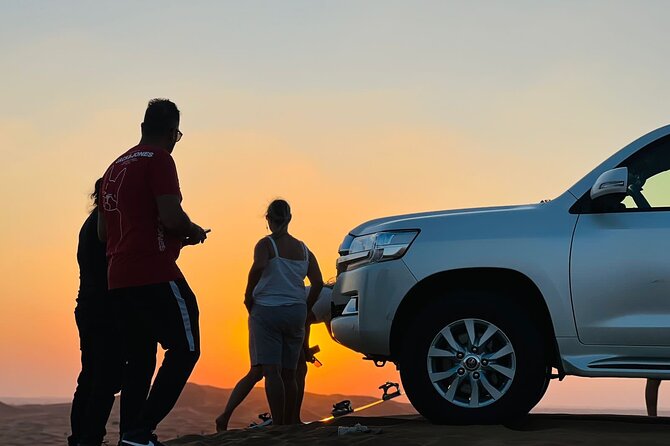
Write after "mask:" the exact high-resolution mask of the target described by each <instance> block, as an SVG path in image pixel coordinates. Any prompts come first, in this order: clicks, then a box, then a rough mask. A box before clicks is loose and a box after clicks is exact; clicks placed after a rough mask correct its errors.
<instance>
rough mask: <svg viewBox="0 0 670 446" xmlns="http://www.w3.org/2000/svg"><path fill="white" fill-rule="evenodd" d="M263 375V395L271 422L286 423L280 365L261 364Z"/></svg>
mask: <svg viewBox="0 0 670 446" xmlns="http://www.w3.org/2000/svg"><path fill="white" fill-rule="evenodd" d="M263 377H264V378H265V395H266V396H267V398H268V404H269V406H270V412H271V413H272V424H273V425H282V424H286V422H285V420H284V401H285V393H284V381H283V380H282V377H281V366H279V365H276V364H270V365H268V364H263Z"/></svg>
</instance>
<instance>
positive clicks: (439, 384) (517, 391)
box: [399, 291, 548, 424]
mask: <svg viewBox="0 0 670 446" xmlns="http://www.w3.org/2000/svg"><path fill="white" fill-rule="evenodd" d="M491 333H493V334H491ZM450 334H451V336H450ZM449 338H451V339H449ZM480 341H484V342H480ZM479 344H481V345H479ZM543 346H544V343H543V341H542V337H541V331H540V329H539V327H538V324H537V322H536V321H535V320H534V319H533V317H532V315H531V314H530V313H529V311H528V310H527V309H525V308H524V307H523V306H522V305H521V304H519V303H517V302H515V301H514V299H513V296H501V295H500V294H499V293H495V292H486V291H461V292H459V293H458V295H457V296H445V297H444V298H442V299H439V300H433V301H432V302H431V303H429V304H428V305H426V306H424V307H423V308H422V309H421V310H420V311H419V312H418V313H417V314H416V315H414V318H413V320H412V322H411V323H410V324H409V325H408V326H407V329H406V331H405V335H404V336H403V343H402V346H401V351H400V358H399V369H400V376H401V379H402V383H403V387H404V388H405V392H406V393H407V396H408V398H409V400H410V401H411V403H412V405H413V406H414V407H415V408H416V409H417V411H418V412H419V413H420V414H421V415H423V416H424V417H425V418H427V419H428V420H429V421H431V422H433V423H437V424H490V423H505V422H508V421H511V420H514V419H517V418H519V417H522V416H524V415H526V414H527V413H528V412H529V411H530V410H531V409H532V408H533V406H534V405H535V404H536V403H537V402H538V401H539V399H541V397H542V395H543V394H544V391H545V390H546V386H547V379H548V376H547V364H548V360H547V355H546V352H545V349H544V348H543ZM473 350H474V351H473Z"/></svg>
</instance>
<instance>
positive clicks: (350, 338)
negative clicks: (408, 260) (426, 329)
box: [331, 259, 416, 357]
mask: <svg viewBox="0 0 670 446" xmlns="http://www.w3.org/2000/svg"><path fill="white" fill-rule="evenodd" d="M415 284H416V279H415V278H414V276H413V275H412V273H411V272H410V270H409V269H408V268H407V265H405V262H403V261H402V259H400V260H393V261H389V262H381V263H373V264H370V265H366V266H362V267H359V268H356V269H353V270H351V271H346V272H343V273H341V274H340V275H339V276H338V278H337V282H336V283H335V287H334V288H333V302H334V304H335V306H336V307H340V308H341V307H342V305H346V308H345V309H344V312H342V314H339V315H338V314H336V315H334V316H335V317H334V318H333V320H332V322H331V330H332V335H333V337H334V338H335V340H336V341H337V342H339V343H340V344H342V345H344V346H346V347H348V348H350V349H352V350H355V351H357V352H360V353H363V354H364V355H366V356H369V357H387V356H389V355H390V353H391V348H390V342H389V341H390V337H391V325H392V324H393V318H394V316H395V313H396V310H397V309H398V306H399V305H400V302H401V301H402V299H403V298H404V297H405V296H406V295H407V293H408V292H409V290H410V289H411V288H412V287H413V286H414V285H415Z"/></svg>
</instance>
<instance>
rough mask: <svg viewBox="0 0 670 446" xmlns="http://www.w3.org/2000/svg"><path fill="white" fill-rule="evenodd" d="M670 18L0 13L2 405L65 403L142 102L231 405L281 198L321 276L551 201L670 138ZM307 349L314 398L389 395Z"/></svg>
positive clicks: (61, 7)
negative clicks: (200, 235) (403, 228)
mask: <svg viewBox="0 0 670 446" xmlns="http://www.w3.org/2000/svg"><path fill="white" fill-rule="evenodd" d="M669 13H670V4H668V3H667V2H664V1H638V2H625V1H614V0H609V1H561V2H536V1H520V0H519V1H505V2H502V1H496V2H494V1H474V2H457V1H412V2H408V1H405V2H399V1H390V0H385V1H365V2H361V1H293V0H287V1H282V2H273V1H244V2H241V1H240V2H225V1H193V2H188V3H186V2H177V1H142V2H130V1H114V2H111V1H109V2H86V1H61V2H44V1H18V0H16V1H14V0H7V1H4V2H2V5H0V54H2V57H0V82H1V84H2V88H1V89H0V136H1V137H2V143H0V155H1V156H2V160H3V162H2V164H1V167H0V169H1V171H0V173H1V174H0V202H2V204H3V207H4V210H3V213H2V216H3V218H2V219H1V220H0V245H1V246H2V251H0V271H2V277H3V293H1V294H0V305H2V308H3V310H2V311H1V312H0V357H2V358H3V360H2V367H0V396H15V397H16V396H24V397H35V396H66V395H69V394H71V393H72V391H73V389H74V385H75V379H76V375H77V372H78V366H79V364H78V354H79V351H78V340H77V331H76V326H75V324H74V317H73V309H74V304H75V302H74V299H75V297H76V293H77V287H78V270H77V264H76V258H75V253H76V244H77V234H78V231H79V228H80V226H81V223H82V222H83V220H84V219H85V218H86V215H87V212H88V211H89V210H90V203H89V201H88V194H89V193H90V192H91V189H92V187H93V183H94V181H95V180H96V179H97V178H98V177H99V176H101V175H102V173H103V172H104V170H105V168H106V167H107V166H108V165H109V164H110V163H111V162H112V161H113V160H114V159H115V157H117V156H118V155H119V154H121V153H122V152H124V151H125V150H127V149H128V148H130V147H132V146H133V145H135V144H136V143H137V141H138V140H139V125H140V122H141V120H142V116H143V113H144V109H145V107H146V103H147V101H148V100H149V99H151V98H153V97H167V98H170V99H172V100H174V101H175V102H176V103H177V105H178V106H179V108H180V109H181V111H182V118H181V130H182V131H183V133H184V137H183V139H182V140H181V141H180V142H179V143H178V145H177V147H176V149H175V152H174V154H173V155H174V158H175V161H176V163H177V168H178V171H179V177H180V183H181V186H182V192H183V195H184V203H183V205H184V208H185V209H186V211H187V212H188V213H189V215H190V216H191V217H192V218H193V220H194V221H196V222H198V223H199V224H201V225H202V226H204V227H208V228H212V233H211V234H210V237H209V239H208V240H207V243H206V244H204V245H202V246H197V247H189V248H187V249H185V250H184V251H183V253H182V256H181V258H180V261H179V264H180V267H181V268H182V270H183V272H184V273H185V275H186V277H187V278H188V280H189V283H190V284H191V286H192V288H193V289H194V291H195V292H196V294H197V296H198V299H199V305H200V311H201V331H202V342H203V346H202V350H203V352H202V357H201V360H200V362H199V364H198V366H197V367H196V370H195V372H194V374H193V376H192V380H193V381H194V382H198V383H203V384H212V385H216V386H221V387H232V386H233V385H234V384H235V382H236V380H237V379H238V378H239V377H241V376H242V375H243V374H244V373H245V371H246V369H247V368H248V365H249V363H248V353H247V331H246V313H245V310H244V307H243V305H242V299H243V292H244V287H245V280H246V274H247V271H248V268H249V266H250V264H251V260H252V252H253V246H254V244H255V242H256V241H257V240H258V239H259V238H261V237H263V236H265V235H266V234H267V232H266V228H265V222H264V219H263V214H264V210H265V208H266V206H267V204H268V203H269V202H270V201H271V200H272V199H274V198H276V197H283V198H285V199H287V200H288V201H289V202H290V203H291V205H292V207H293V215H294V219H293V223H292V226H291V232H292V233H294V234H295V235H296V236H297V237H298V238H300V239H302V240H304V241H305V242H306V243H307V244H308V246H309V247H310V248H311V250H312V251H313V252H314V254H315V255H316V256H317V258H318V259H319V262H320V263H321V266H322V269H323V271H324V276H325V277H326V278H328V277H332V276H334V274H335V270H334V264H335V260H336V258H337V247H338V245H339V243H340V241H341V240H342V238H343V237H344V236H345V235H346V234H347V232H348V231H349V230H350V229H351V228H353V227H355V226H357V225H358V224H360V223H362V222H364V221H366V220H369V219H372V218H375V217H380V216H385V215H392V214H401V213H407V212H414V211H424V210H438V209H451V208H460V207H474V206H486V205H503V204H516V203H532V202H538V201H540V200H542V199H547V198H553V197H556V196H558V195H560V194H561V193H562V192H563V191H565V190H566V189H567V188H568V187H569V186H571V185H572V184H573V183H575V182H576V181H578V180H579V179H580V178H581V177H582V176H583V175H584V174H586V173H588V172H589V171H590V170H591V169H592V168H593V167H595V166H596V165H597V164H599V163H600V162H601V161H602V160H604V159H605V158H606V157H608V156H609V155H610V154H612V153H614V152H615V151H616V150H618V149H619V148H621V147H623V146H624V145H626V144H627V143H629V142H630V141H632V140H633V139H635V138H637V137H638V136H640V135H642V134H644V133H646V132H648V131H650V130H653V129H655V128H657V127H660V126H662V125H665V124H667V123H668V119H667V114H668V113H667V108H668V104H669V103H670V89H668V88H667V83H668V78H669V77H670V76H669V75H670V60H669V59H668V58H667V57H664V55H665V54H666V52H667V51H666V50H667V45H668V42H670V31H668V27H667V23H666V22H667V20H666V19H667V17H668V14H669ZM314 338H315V339H314V341H313V342H314V343H318V344H319V345H320V346H321V349H322V353H321V355H320V356H319V359H320V360H321V361H322V362H323V363H324V367H322V368H321V369H319V370H318V371H317V370H314V371H312V372H311V373H310V375H309V377H308V389H309V390H311V391H315V392H318V393H345V394H346V393H358V394H375V393H376V392H377V386H378V385H379V384H380V383H382V382H384V381H386V380H387V379H397V378H398V375H397V372H396V371H395V370H394V369H393V368H392V366H387V367H386V368H383V369H376V368H374V366H373V365H372V364H370V363H368V362H364V361H361V359H360V355H359V354H356V353H354V352H351V351H349V350H347V349H345V348H344V347H342V346H339V345H336V344H334V343H333V342H332V341H330V340H329V338H328V335H327V333H326V332H325V330H323V329H322V328H319V329H318V330H316V332H315V334H314ZM642 386H643V382H642V381H640V380H595V381H594V380H587V379H578V378H572V379H568V380H567V381H566V382H564V383H561V384H552V387H551V388H550V391H549V394H548V396H547V398H546V399H545V403H546V404H550V403H555V404H556V405H563V406H564V407H565V404H563V403H566V404H568V403H569V404H568V406H570V404H572V405H582V406H584V407H588V406H589V405H592V404H596V403H595V402H597V404H600V405H602V404H612V405H617V404H619V403H620V405H626V404H628V405H631V406H634V407H638V406H640V407H641V405H642V403H643V400H642V393H641V392H642V390H641V389H642ZM555 389H559V390H555ZM663 389H664V388H663V387H662V393H661V406H664V405H665V406H666V407H670V402H664V401H668V400H669V399H670V398H664V397H663V394H664V393H663V392H664V390H663ZM614 390H616V391H614ZM566 395H569V397H566ZM668 396H670V393H668Z"/></svg>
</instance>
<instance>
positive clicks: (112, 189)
mask: <svg viewBox="0 0 670 446" xmlns="http://www.w3.org/2000/svg"><path fill="white" fill-rule="evenodd" d="M125 177H126V168H123V169H122V170H121V171H120V172H119V173H117V174H116V175H115V174H114V166H113V165H112V166H111V167H110V168H109V175H108V176H107V181H106V182H105V184H104V185H103V186H104V190H103V191H102V208H103V209H104V210H105V211H107V212H117V213H118V216H119V232H120V234H121V237H119V243H121V240H122V239H123V216H122V215H121V211H120V210H119V207H118V204H119V190H121V185H122V184H123V179H124V178H125Z"/></svg>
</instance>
